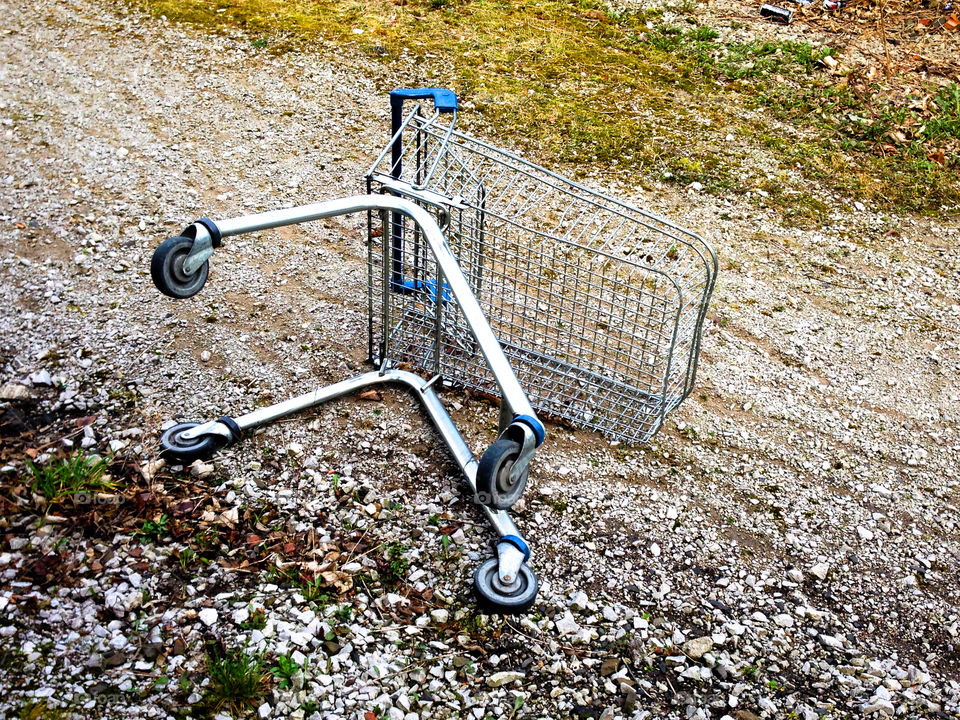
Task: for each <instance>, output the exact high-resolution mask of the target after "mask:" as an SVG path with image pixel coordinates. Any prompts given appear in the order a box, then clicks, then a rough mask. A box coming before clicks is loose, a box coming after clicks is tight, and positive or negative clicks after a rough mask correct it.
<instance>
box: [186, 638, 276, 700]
mask: <svg viewBox="0 0 960 720" xmlns="http://www.w3.org/2000/svg"><path fill="white" fill-rule="evenodd" d="M207 672H208V674H209V676H210V684H209V685H208V686H207V692H206V695H205V696H204V699H203V701H202V702H203V705H204V706H205V708H208V709H209V710H211V711H212V713H216V712H218V711H220V710H227V711H228V712H230V713H232V714H234V715H242V714H244V713H247V712H249V711H251V710H253V709H254V708H256V707H257V706H258V705H260V703H261V702H262V700H263V697H264V695H265V694H266V691H267V687H268V684H269V680H270V675H269V673H268V672H267V670H266V668H265V667H264V660H263V656H262V655H248V654H247V653H246V652H245V651H244V650H243V649H241V648H235V649H232V650H223V651H220V652H218V651H215V650H209V649H208V652H207ZM212 713H211V714H212Z"/></svg>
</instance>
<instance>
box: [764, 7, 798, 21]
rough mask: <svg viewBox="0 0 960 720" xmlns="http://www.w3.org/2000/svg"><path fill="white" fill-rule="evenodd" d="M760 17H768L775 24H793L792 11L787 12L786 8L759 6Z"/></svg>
mask: <svg viewBox="0 0 960 720" xmlns="http://www.w3.org/2000/svg"><path fill="white" fill-rule="evenodd" d="M760 17H768V18H770V19H771V20H776V21H777V22H782V23H783V24H785V25H789V24H790V23H791V22H793V10H787V8H782V7H777V6H776V5H768V4H766V3H764V4H763V5H761V6H760Z"/></svg>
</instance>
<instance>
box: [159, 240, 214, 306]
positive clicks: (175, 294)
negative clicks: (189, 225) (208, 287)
mask: <svg viewBox="0 0 960 720" xmlns="http://www.w3.org/2000/svg"><path fill="white" fill-rule="evenodd" d="M192 247H193V240H191V239H190V238H187V237H172V238H167V239H166V240H164V241H163V242H162V243H160V247H158V248H157V249H156V250H154V251H153V257H152V258H151V259H150V277H152V278H153V284H154V285H156V286H157V290H159V291H160V292H162V293H163V294H164V295H166V296H168V297H172V298H178V299H183V298H188V297H193V296H194V295H196V294H197V293H198V292H200V290H201V289H202V288H203V285H204V283H206V282H207V275H208V274H209V272H210V262H209V261H204V263H203V265H201V266H200V269H199V270H197V271H196V272H195V273H193V275H187V274H186V273H185V272H184V270H183V261H184V260H186V259H187V255H189V254H190V249H191V248H192Z"/></svg>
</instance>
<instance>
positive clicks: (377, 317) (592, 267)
mask: <svg viewBox="0 0 960 720" xmlns="http://www.w3.org/2000/svg"><path fill="white" fill-rule="evenodd" d="M427 98H430V99H432V101H433V108H434V111H433V112H432V113H430V114H427V113H426V112H424V111H423V108H422V106H421V104H419V103H417V104H416V105H415V106H414V107H413V109H412V110H411V111H410V112H409V113H408V114H407V115H406V116H404V112H403V107H404V103H405V101H408V100H423V99H427ZM390 103H391V111H392V117H391V126H392V127H391V130H392V136H391V139H390V142H389V144H388V145H387V146H386V147H385V148H384V150H383V152H381V154H380V156H379V157H378V158H377V159H376V161H375V162H374V164H373V166H372V167H371V169H370V170H369V172H368V173H367V177H366V181H367V195H361V196H356V197H346V198H341V199H336V200H329V201H326V202H320V203H316V204H313V205H306V206H302V207H295V208H290V209H284V210H275V211H271V212H265V213H260V214H256V215H248V216H244V217H239V218H232V219H229V220H218V221H216V222H215V221H212V220H210V219H208V218H201V219H199V220H197V221H196V222H195V223H193V224H191V225H190V226H189V227H188V228H186V230H184V231H183V233H182V235H180V236H178V237H174V238H170V239H168V240H166V241H165V242H164V243H163V244H161V245H160V247H158V248H157V250H156V252H155V253H154V256H153V259H152V262H151V274H152V276H153V280H154V283H155V284H156V286H157V288H158V289H159V290H160V291H161V292H163V293H164V294H166V295H168V296H170V297H174V298H187V297H191V296H192V295H195V294H196V293H197V292H199V291H200V289H201V288H202V287H203V285H204V283H205V282H206V279H207V274H208V270H209V259H210V257H211V256H212V255H213V252H214V249H216V248H218V247H220V245H221V243H222V241H223V239H224V238H226V237H230V236H233V235H240V234H243V233H249V232H254V231H257V230H266V229H269V228H276V227H280V226H284V225H292V224H298V223H303V222H308V221H310V220H317V219H320V218H327V217H333V216H336V215H345V214H350V213H357V212H366V213H367V249H368V255H367V267H368V273H367V305H368V327H369V333H368V335H369V347H368V356H369V359H370V361H371V362H372V364H373V366H374V368H375V369H374V370H372V371H370V372H367V373H365V374H362V375H359V376H357V377H354V378H351V379H349V380H344V381H342V382H339V383H336V384H334V385H330V386H326V387H321V388H318V389H317V390H314V391H312V392H309V393H307V394H305V395H301V396H299V397H295V398H292V399H290V400H287V401H285V402H281V403H278V404H276V405H272V406H270V407H265V408H261V409H258V410H254V411H252V412H250V413H247V414H246V415H243V416H241V417H237V418H230V417H221V418H219V419H217V420H213V421H211V422H206V423H180V424H177V425H175V426H173V427H171V428H170V429H168V430H167V431H165V432H164V433H163V436H162V437H161V446H162V453H163V455H164V456H165V457H168V458H170V459H172V460H174V461H177V462H181V463H188V462H192V461H193V460H196V459H200V458H205V457H209V456H210V455H211V454H213V453H214V452H216V451H217V450H218V449H220V448H222V447H224V446H225V445H228V444H230V443H232V442H235V441H237V440H239V439H240V438H241V437H242V436H243V434H244V432H246V431H249V430H250V429H252V428H254V427H257V426H259V425H263V424H265V423H269V422H271V421H274V420H276V419H278V418H280V417H283V416H286V415H289V414H291V413H294V412H298V411H301V410H304V409H306V408H309V407H313V406H315V405H319V404H321V403H324V402H327V401H329V400H331V399H333V398H336V397H340V396H342V395H346V394H349V393H352V392H355V391H357V390H359V389H361V388H365V387H368V386H371V385H376V384H382V383H395V384H400V385H404V386H406V387H408V388H410V389H411V390H412V391H413V392H414V394H416V395H417V396H418V397H419V398H420V400H421V402H422V403H423V406H424V407H425V409H426V411H427V413H428V414H429V415H430V418H431V419H432V420H433V422H434V424H435V425H436V427H437V430H438V431H439V433H440V435H441V437H442V438H443V440H444V442H445V443H446V444H447V446H448V448H449V449H450V451H451V453H452V455H453V457H454V459H455V460H456V462H457V464H458V465H459V466H460V469H461V471H462V472H463V475H464V477H465V478H466V480H467V484H468V485H469V486H470V489H471V491H472V492H473V494H474V497H475V498H476V499H477V501H478V503H480V504H481V505H482V506H483V509H484V511H485V513H486V515H487V517H488V519H489V520H490V523H491V525H492V526H493V528H494V530H495V531H496V533H497V535H498V538H499V539H498V542H497V557H496V558H493V559H490V560H488V561H486V562H485V563H483V564H482V565H481V566H480V568H478V569H477V571H476V573H475V574H474V587H475V590H476V592H477V595H478V598H479V600H480V602H481V603H482V604H483V605H484V607H486V608H487V609H490V610H494V611H497V612H523V611H525V610H526V609H527V608H529V607H530V606H531V604H532V603H533V601H534V599H535V597H536V594H537V587H538V585H537V579H536V576H535V575H534V574H533V572H532V571H531V570H530V568H529V565H528V560H529V558H530V550H529V547H528V546H527V543H526V541H525V540H524V539H523V538H522V536H521V535H520V532H519V531H518V530H517V527H516V525H515V524H514V523H513V521H512V520H511V519H510V516H509V515H508V514H507V512H506V510H507V509H509V508H510V507H511V506H512V505H513V504H514V503H515V502H516V501H517V500H518V499H519V498H520V497H521V495H522V493H523V490H524V487H525V485H526V482H527V477H528V474H529V464H530V460H531V458H532V457H533V454H534V451H535V449H536V448H537V447H538V446H539V445H540V444H541V443H543V441H544V437H545V431H544V426H543V424H542V422H541V421H540V419H539V417H538V413H539V415H540V416H543V417H545V418H549V419H551V420H554V421H556V422H559V423H563V424H566V425H568V426H572V427H578V428H588V429H593V430H597V431H599V432H601V433H603V434H605V435H606V436H607V437H609V438H611V439H615V440H619V441H623V442H628V443H640V442H644V441H646V440H647V439H649V438H650V437H651V436H652V435H653V434H654V433H655V432H656V431H657V430H658V429H659V428H660V426H661V425H662V424H663V421H664V417H665V416H666V414H667V412H669V411H670V410H671V409H673V408H674V407H676V406H677V405H678V404H679V403H680V402H681V401H682V400H683V399H684V398H685V397H686V396H687V394H688V393H689V392H690V389H691V386H692V384H693V381H694V376H695V374H696V369H697V357H698V355H699V348H700V336H701V329H702V326H703V320H704V315H705V313H706V309H707V304H708V302H709V298H710V293H711V291H712V289H713V284H714V280H715V278H716V273H717V260H716V255H715V254H714V252H713V251H712V250H711V248H710V247H709V246H708V245H707V244H706V243H705V242H704V241H703V240H702V239H701V238H699V237H698V236H697V235H695V234H693V233H690V232H688V231H686V230H683V229H681V228H679V227H677V226H676V225H673V224H672V223H669V222H667V221H665V220H663V219H660V218H657V217H655V216H653V215H651V214H649V213H646V212H644V211H642V210H639V209H637V208H635V207H632V206H630V205H626V204H624V203H622V202H619V201H617V200H613V199H611V198H609V197H607V196H605V195H601V194H599V193H596V192H593V191H591V190H588V189H586V188H584V187H582V186H580V185H578V184H577V183H574V182H572V181H570V180H568V179H565V178H563V177H561V176H559V175H556V174H554V173H551V172H549V171H547V170H545V169H543V168H541V167H538V166H536V165H533V164H531V163H529V162H527V161H525V160H523V159H521V158H520V157H518V156H517V155H514V154H512V153H509V152H506V151H504V150H500V149H497V148H494V147H492V146H490V145H488V144H486V143H484V142H482V141H480V140H478V139H476V138H473V137H470V136H468V135H465V134H463V133H460V132H459V131H457V130H456V129H455V123H456V113H457V98H456V96H455V95H454V94H453V93H452V92H451V91H449V90H444V89H439V88H430V89H422V90H395V91H393V92H392V93H391V94H390ZM444 116H449V117H450V120H449V122H444ZM424 376H426V379H425V377H424ZM438 382H441V383H442V384H443V385H444V386H446V387H456V388H461V389H467V390H470V391H471V392H472V393H474V394H475V395H481V396H489V397H490V398H491V399H494V400H497V399H499V404H500V418H499V432H498V438H497V439H496V441H494V442H493V443H492V444H491V445H490V447H489V448H487V450H486V451H485V452H484V453H483V454H482V455H481V457H480V459H479V461H478V460H477V459H475V458H474V456H473V453H472V452H471V451H470V449H469V447H468V446H467V444H466V443H465V442H464V440H463V438H462V437H461V435H460V433H459V432H458V430H457V429H456V427H455V426H454V424H453V421H452V420H451V418H450V416H449V415H448V414H447V412H446V410H445V409H444V407H443V404H442V403H441V401H440V399H439V397H438V396H437V394H436V391H435V389H434V386H435V385H436V384H437V383H438ZM524 388H526V392H525V391H524Z"/></svg>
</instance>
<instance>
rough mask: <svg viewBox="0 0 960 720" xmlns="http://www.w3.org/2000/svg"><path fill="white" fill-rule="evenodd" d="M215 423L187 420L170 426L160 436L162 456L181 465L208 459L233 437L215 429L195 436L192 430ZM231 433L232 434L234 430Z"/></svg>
mask: <svg viewBox="0 0 960 720" xmlns="http://www.w3.org/2000/svg"><path fill="white" fill-rule="evenodd" d="M213 424H214V423H196V422H187V423H179V424H177V425H174V426H173V427H172V428H169V429H168V430H166V431H165V432H164V433H163V435H161V436H160V448H161V449H160V457H162V458H163V459H164V460H167V461H172V462H176V463H179V464H181V465H189V464H190V463H192V462H193V461H194V460H206V459H207V458H209V457H211V456H212V455H213V454H214V453H215V452H217V450H219V449H221V448H223V447H226V446H227V445H228V444H230V442H231V438H230V437H228V436H224V435H222V434H220V433H218V432H215V431H210V432H205V433H201V434H198V435H196V436H195V437H193V436H192V435H193V433H191V432H190V431H191V430H194V429H195V428H199V427H201V426H208V425H213ZM228 429H230V428H229V427H228ZM238 430H239V428H238ZM229 434H232V430H231V432H230V433H229Z"/></svg>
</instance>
